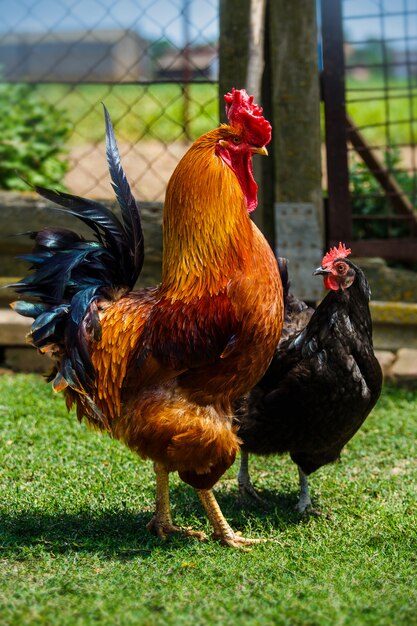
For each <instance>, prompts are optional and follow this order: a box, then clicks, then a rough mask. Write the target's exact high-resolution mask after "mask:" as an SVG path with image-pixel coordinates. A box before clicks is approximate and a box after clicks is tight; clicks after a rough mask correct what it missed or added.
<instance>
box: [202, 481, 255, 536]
mask: <svg viewBox="0 0 417 626" xmlns="http://www.w3.org/2000/svg"><path fill="white" fill-rule="evenodd" d="M197 493H198V495H199V496H200V500H201V502H202V503H203V506H204V508H205V510H206V513H207V516H208V518H209V520H210V523H211V525H212V526H213V528H214V537H215V538H216V539H220V541H221V542H222V543H224V544H225V545H227V546H230V547H232V548H242V547H244V546H247V545H251V544H254V543H260V542H261V541H262V540H261V539H247V538H246V537H241V536H240V535H239V534H238V533H235V532H234V530H232V529H231V528H230V526H229V524H228V523H227V521H226V519H225V517H224V515H223V513H222V512H221V509H220V507H219V505H218V503H217V500H216V498H215V497H214V494H213V492H212V491H211V489H198V490H197Z"/></svg>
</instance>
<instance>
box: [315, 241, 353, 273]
mask: <svg viewBox="0 0 417 626" xmlns="http://www.w3.org/2000/svg"><path fill="white" fill-rule="evenodd" d="M350 253H351V249H350V248H346V246H345V244H344V243H341V242H340V243H339V247H338V248H336V246H334V248H330V250H329V251H328V253H327V254H325V255H324V257H323V260H322V262H321V265H322V267H323V266H324V265H329V264H330V263H333V261H335V260H336V259H341V258H343V257H346V256H349V254H350Z"/></svg>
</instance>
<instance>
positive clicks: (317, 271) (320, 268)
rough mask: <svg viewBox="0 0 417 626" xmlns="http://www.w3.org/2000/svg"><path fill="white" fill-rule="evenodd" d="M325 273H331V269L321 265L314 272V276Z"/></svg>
mask: <svg viewBox="0 0 417 626" xmlns="http://www.w3.org/2000/svg"><path fill="white" fill-rule="evenodd" d="M323 274H331V271H330V270H329V269H327V268H325V267H321V266H320V267H318V268H317V269H316V270H314V272H313V276H321V275H323Z"/></svg>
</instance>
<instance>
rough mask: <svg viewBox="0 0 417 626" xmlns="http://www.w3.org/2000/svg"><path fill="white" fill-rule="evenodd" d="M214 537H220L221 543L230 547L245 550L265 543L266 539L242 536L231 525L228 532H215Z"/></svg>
mask: <svg viewBox="0 0 417 626" xmlns="http://www.w3.org/2000/svg"><path fill="white" fill-rule="evenodd" d="M213 537H214V539H218V540H219V541H220V543H222V544H223V545H224V546H228V547H229V548H240V549H241V550H245V549H246V548H248V547H250V546H253V545H256V544H259V543H263V542H264V541H266V540H265V539H250V538H249V537H242V535H241V534H240V533H239V532H234V531H233V530H232V529H231V528H230V527H229V529H228V531H227V532H226V533H214V534H213Z"/></svg>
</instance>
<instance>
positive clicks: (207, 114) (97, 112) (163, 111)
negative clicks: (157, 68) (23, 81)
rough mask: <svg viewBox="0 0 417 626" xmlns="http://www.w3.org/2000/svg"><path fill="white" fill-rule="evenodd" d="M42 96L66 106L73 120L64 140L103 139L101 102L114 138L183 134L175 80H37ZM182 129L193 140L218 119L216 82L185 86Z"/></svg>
mask: <svg viewBox="0 0 417 626" xmlns="http://www.w3.org/2000/svg"><path fill="white" fill-rule="evenodd" d="M37 89H38V90H39V94H40V95H41V97H42V98H44V99H45V100H47V101H48V102H49V103H51V104H54V105H55V106H57V107H58V108H60V109H63V110H65V111H66V112H67V115H68V117H69V119H70V120H71V122H72V124H73V127H74V128H73V133H72V135H71V138H70V145H80V144H84V143H87V144H88V143H96V142H100V141H102V140H103V108H102V106H101V103H102V102H104V104H105V105H106V107H107V108H108V109H109V112H110V115H111V118H112V120H113V123H114V125H115V128H116V129H117V135H118V139H119V140H123V141H127V142H131V143H136V142H138V141H140V140H143V139H146V140H150V139H157V140H159V141H162V142H164V143H170V142H173V141H177V140H181V139H182V138H183V136H184V90H183V87H182V85H181V84H178V83H172V84H150V85H131V84H127V85H123V84H121V85H110V84H109V85H89V84H84V85H73V86H68V85H55V84H51V85H39V86H38V87H37ZM186 93H187V97H188V102H189V109H188V113H187V114H186V115H187V116H188V119H189V127H188V133H189V137H190V138H191V139H192V140H194V139H197V137H199V136H200V135H202V134H203V133H205V132H207V131H208V130H211V129H212V128H215V127H216V126H217V124H218V119H219V104H218V95H217V85H216V84H206V83H201V84H193V85H190V86H189V87H188V91H187V92H186Z"/></svg>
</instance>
